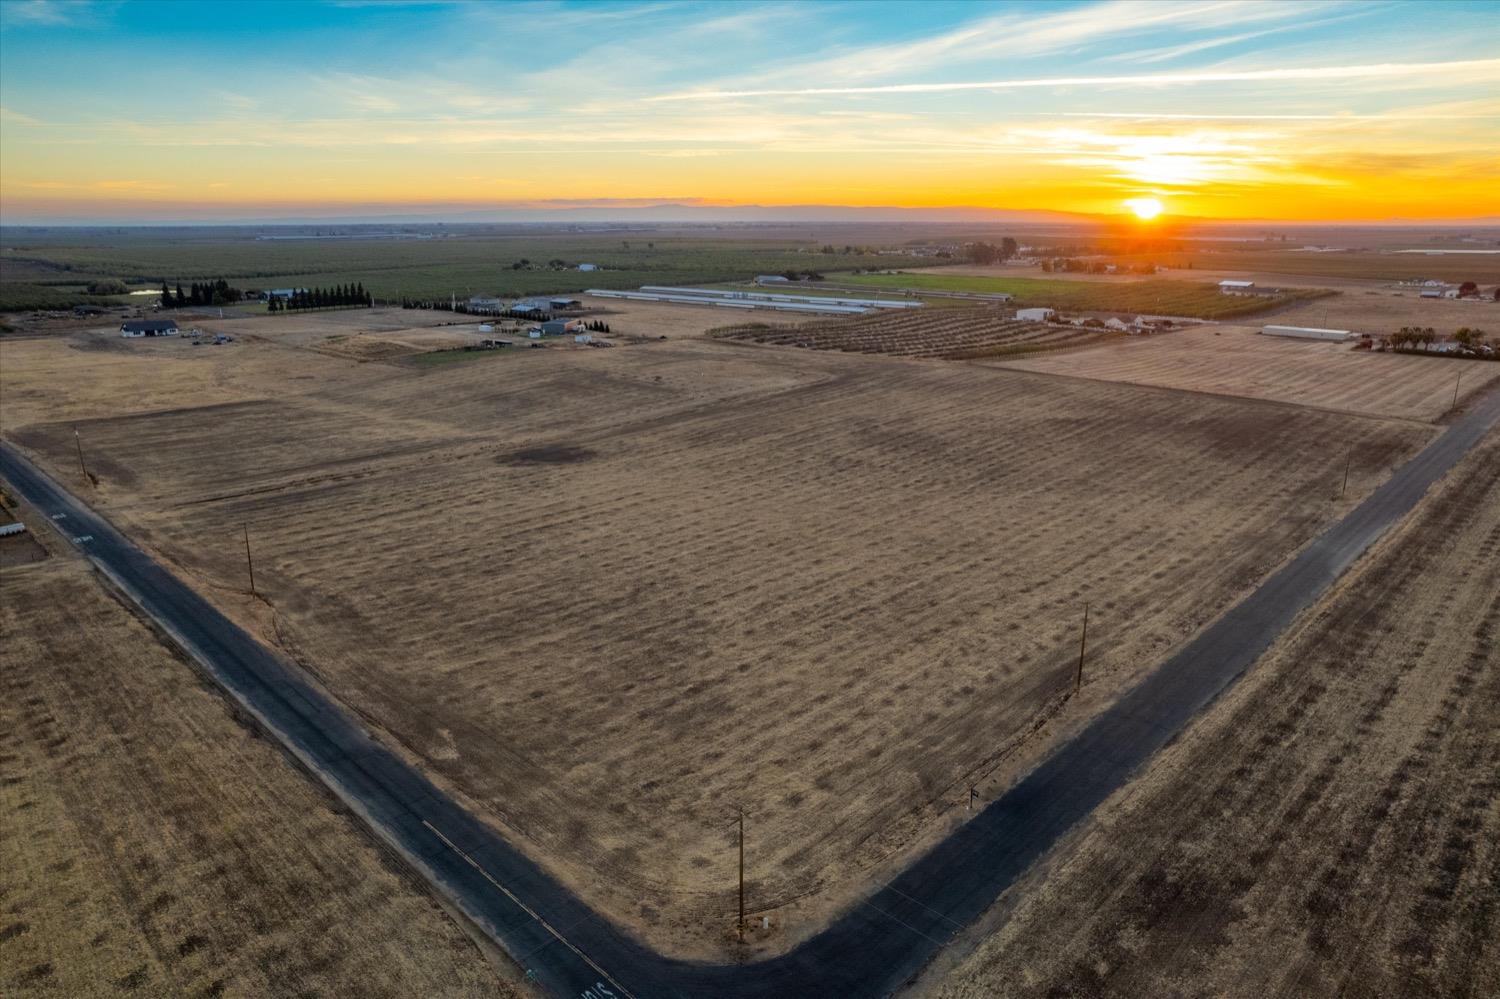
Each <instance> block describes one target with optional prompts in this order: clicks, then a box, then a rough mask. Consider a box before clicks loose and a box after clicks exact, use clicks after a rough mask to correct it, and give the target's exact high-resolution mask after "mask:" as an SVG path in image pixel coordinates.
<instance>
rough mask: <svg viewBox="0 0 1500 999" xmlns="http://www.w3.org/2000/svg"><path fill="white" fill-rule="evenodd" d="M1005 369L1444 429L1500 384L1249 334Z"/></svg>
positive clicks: (1234, 329)
mask: <svg viewBox="0 0 1500 999" xmlns="http://www.w3.org/2000/svg"><path fill="white" fill-rule="evenodd" d="M995 363H1003V364H1004V365H1005V366H1006V367H1012V368H1016V369H1021V370H1026V371H1041V372H1047V373H1050V374H1059V375H1073V376H1076V377H1080V378H1098V379H1102V380H1105V381H1114V382H1129V383H1131V384H1136V385H1160V386H1165V387H1169V388H1177V389H1185V390H1188V391H1192V392H1213V393H1218V394H1223V395H1236V396H1246V397H1249V398H1256V399H1269V400H1273V401H1276V402H1290V403H1298V404H1301V405H1306V406H1319V407H1323V408H1327V409H1338V410H1347V411H1349V412H1356V413H1368V414H1375V415H1381V416H1392V417H1401V418H1405V419H1412V420H1436V419H1438V418H1439V417H1441V416H1442V415H1443V414H1444V413H1446V412H1447V411H1448V410H1449V408H1450V407H1451V406H1452V405H1453V396H1454V388H1455V387H1457V388H1458V390H1459V398H1460V401H1461V400H1462V399H1463V398H1464V397H1466V396H1468V395H1470V394H1472V393H1474V392H1477V391H1479V390H1480V389H1481V388H1482V387H1483V386H1485V385H1488V384H1489V383H1491V382H1493V381H1495V379H1497V378H1500V364H1495V363H1493V362H1485V361H1458V360H1454V359H1451V358H1442V357H1420V356H1412V355H1406V354H1394V353H1375V352H1371V351H1363V350H1358V351H1357V350H1353V349H1352V345H1351V344H1348V343H1333V342H1326V341H1313V340H1293V339H1289V338H1286V337H1271V336H1264V335H1262V334H1261V333H1259V332H1258V330H1257V328H1254V327H1248V326H1219V327H1207V326H1205V327H1198V328H1195V329H1190V330H1179V331H1177V332H1173V333H1164V334H1159V335H1155V336H1150V337H1137V338H1129V339H1122V340H1116V341H1112V342H1110V343H1108V344H1104V345H1102V346H1098V347H1091V348H1086V349H1084V350H1078V351H1071V352H1068V353H1065V354H1058V355H1056V356H1044V357H1034V358H1022V359H1019V360H1015V361H1003V362H995Z"/></svg>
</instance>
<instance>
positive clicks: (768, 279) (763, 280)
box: [755, 274, 791, 284]
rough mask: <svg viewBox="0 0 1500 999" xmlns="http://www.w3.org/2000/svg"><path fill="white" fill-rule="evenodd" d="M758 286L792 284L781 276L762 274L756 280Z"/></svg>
mask: <svg viewBox="0 0 1500 999" xmlns="http://www.w3.org/2000/svg"><path fill="white" fill-rule="evenodd" d="M755 283H756V284H791V282H790V281H789V280H787V278H785V277H783V276H782V275H780V274H760V275H757V277H756V278H755Z"/></svg>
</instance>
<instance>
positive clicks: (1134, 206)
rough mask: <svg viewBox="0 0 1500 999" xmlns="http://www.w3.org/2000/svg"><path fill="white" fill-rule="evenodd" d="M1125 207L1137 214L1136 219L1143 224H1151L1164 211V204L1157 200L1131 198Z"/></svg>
mask: <svg viewBox="0 0 1500 999" xmlns="http://www.w3.org/2000/svg"><path fill="white" fill-rule="evenodd" d="M1125 207H1126V208H1129V209H1130V210H1131V211H1133V212H1135V217H1136V218H1138V219H1140V220H1141V221H1142V222H1150V221H1151V220H1152V219H1154V218H1156V217H1157V216H1158V215H1160V214H1161V211H1162V204H1161V202H1160V201H1158V200H1157V199H1156V198H1130V199H1128V200H1127V201H1126V202H1125Z"/></svg>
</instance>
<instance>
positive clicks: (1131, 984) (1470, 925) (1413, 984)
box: [938, 433, 1500, 999]
mask: <svg viewBox="0 0 1500 999" xmlns="http://www.w3.org/2000/svg"><path fill="white" fill-rule="evenodd" d="M1497 775H1500V434H1494V433H1492V434H1491V435H1490V436H1489V438H1488V440H1487V442H1485V443H1484V444H1483V445H1482V446H1481V447H1480V448H1479V449H1478V450H1477V451H1476V452H1475V453H1474V454H1472V455H1470V456H1469V457H1468V458H1467V459H1465V461H1464V462H1463V463H1462V464H1461V465H1460V466H1459V467H1458V468H1457V469H1455V470H1454V471H1453V472H1452V473H1450V475H1449V476H1448V478H1447V479H1446V480H1445V482H1444V484H1442V485H1441V486H1439V487H1438V490H1437V491H1436V492H1435V494H1434V495H1432V496H1430V497H1429V498H1428V499H1427V500H1426V501H1425V502H1424V503H1423V504H1422V506H1420V507H1419V508H1418V509H1417V511H1416V512H1415V513H1414V514H1413V515H1412V517H1411V519H1410V520H1409V521H1408V522H1407V524H1406V526H1405V527H1404V528H1403V529H1402V530H1401V532H1400V533H1399V534H1397V535H1395V536H1393V537H1392V538H1390V539H1388V540H1387V541H1386V542H1384V543H1383V544H1382V546H1381V547H1380V548H1379V549H1377V551H1376V552H1375V553H1374V554H1373V555H1372V556H1371V557H1367V558H1366V559H1365V560H1364V561H1363V562H1361V563H1360V565H1359V567H1358V568H1357V570H1356V571H1355V573H1354V574H1353V575H1352V576H1350V577H1349V578H1347V579H1346V580H1345V581H1344V582H1343V583H1342V584H1341V585H1340V586H1339V587H1338V588H1337V589H1336V590H1335V591H1334V592H1332V593H1330V594H1329V595H1328V596H1327V597H1325V598H1324V599H1323V600H1322V601H1321V602H1320V603H1319V604H1318V605H1317V607H1316V608H1315V609H1313V610H1311V611H1309V612H1308V613H1307V614H1305V615H1303V617H1302V619H1301V620H1300V621H1299V622H1298V625H1297V626H1296V628H1295V630H1294V631H1293V632H1292V633H1290V634H1289V635H1288V636H1287V637H1285V638H1284V639H1283V640H1282V641H1281V642H1279V643H1278V644H1277V645H1276V646H1275V647H1273V648H1272V650H1271V651H1270V652H1268V653H1267V654H1266V656H1264V657H1263V658H1262V659H1261V661H1260V662H1259V663H1257V664H1256V665H1255V667H1254V668H1253V669H1252V671H1251V672H1250V674H1249V675H1248V676H1247V678H1246V679H1245V680H1244V681H1242V682H1241V683H1240V685H1239V686H1238V687H1236V688H1235V689H1234V690H1233V691H1231V692H1230V693H1229V694H1228V695H1226V697H1225V698H1224V699H1223V700H1222V701H1221V702H1220V703H1219V704H1218V705H1217V706H1216V707H1214V708H1213V709H1212V710H1211V712H1210V713H1209V714H1208V715H1206V716H1205V717H1203V718H1202V719H1200V720H1199V721H1198V722H1197V723H1196V724H1195V725H1194V727H1193V728H1192V729H1191V730H1189V732H1188V733H1187V734H1186V735H1185V736H1184V737H1183V738H1182V739H1181V740H1180V741H1179V742H1178V743H1176V744H1175V745H1174V746H1172V747H1171V748H1169V749H1168V750H1167V751H1165V752H1164V753H1163V754H1162V755H1161V756H1160V757H1159V758H1158V759H1157V760H1156V761H1155V762H1154V763H1153V764H1152V765H1151V768H1150V770H1149V772H1148V773H1147V774H1146V775H1145V776H1144V777H1142V778H1141V779H1140V780H1139V781H1137V782H1136V784H1134V785H1132V786H1130V787H1128V788H1126V789H1125V790H1123V791H1121V792H1120V793H1118V794H1116V795H1115V797H1114V798H1113V799H1112V800H1111V801H1110V802H1109V803H1107V804H1106V805H1105V806H1103V807H1102V808H1101V809H1100V811H1099V812H1098V813H1097V815H1096V817H1095V820H1094V821H1093V822H1092V823H1091V825H1090V827H1089V828H1088V829H1087V830H1086V831H1085V832H1083V833H1082V834H1081V835H1080V837H1079V839H1078V841H1077V844H1076V847H1074V848H1072V849H1070V850H1068V852H1066V853H1065V854H1064V855H1063V856H1061V857H1060V858H1059V859H1058V860H1057V861H1056V862H1055V863H1054V864H1053V865H1052V869H1051V870H1050V871H1049V872H1048V873H1047V874H1046V875H1045V880H1041V881H1039V883H1035V884H1032V885H1030V886H1025V887H1026V888H1029V889H1030V892H1029V893H1025V890H1024V888H1023V889H1022V890H1021V892H1019V893H1018V894H1019V902H1018V909H1017V912H1016V915H1015V916H1014V918H1012V919H1011V920H1010V922H1009V923H1008V924H1006V925H1005V926H1004V927H1003V928H1002V929H1001V930H1000V931H999V932H998V933H997V934H996V935H995V936H993V937H991V938H989V939H988V940H986V941H984V942H983V944H982V945H981V946H980V948H979V949H978V950H977V951H976V952H975V953H974V954H973V955H972V956H971V957H970V958H969V959H968V960H966V961H965V962H964V963H963V964H962V965H961V966H960V967H959V968H958V969H957V970H956V971H954V972H953V973H952V974H951V975H950V976H949V977H948V978H947V980H946V981H945V982H943V983H942V985H941V986H940V987H939V989H938V991H939V993H940V994H941V995H943V996H951V997H953V999H968V997H979V996H993V995H1014V996H1038V997H1040V996H1056V995H1164V994H1185V995H1221V996H1245V997H1254V996H1263V995H1371V996H1374V995H1391V996H1396V995H1399V996H1437V995H1472V996H1485V995H1495V994H1497V993H1500V944H1497V941H1500V934H1497V933H1496V927H1497V925H1500V908H1497V905H1500V897H1497V894H1496V888H1497V881H1496V874H1497V872H1500V776H1497Z"/></svg>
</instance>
